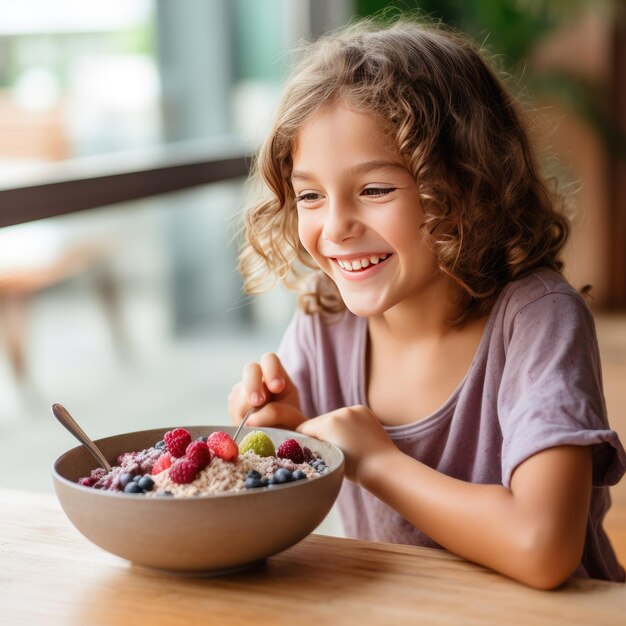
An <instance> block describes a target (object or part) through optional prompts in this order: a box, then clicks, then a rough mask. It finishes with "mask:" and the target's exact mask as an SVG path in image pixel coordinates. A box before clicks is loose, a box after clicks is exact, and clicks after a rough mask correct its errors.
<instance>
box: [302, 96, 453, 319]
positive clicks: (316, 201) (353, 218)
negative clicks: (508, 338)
mask: <svg viewBox="0 0 626 626" xmlns="http://www.w3.org/2000/svg"><path fill="white" fill-rule="evenodd" d="M292 185H293V189H294V192H295V195H296V202H297V207H298V235H299V237H300V241H301V242H302V245H303V246H304V248H305V249H306V250H307V251H308V253H309V254H310V255H311V256H312V257H313V259H314V260H315V262H316V263H317V264H318V265H319V266H320V268H321V269H322V270H323V271H324V272H325V273H326V274H328V276H330V278H331V279H332V280H333V281H334V282H335V284H336V285H337V287H338V289H339V292H340V293H341V297H342V298H343V301H344V302H345V304H346V306H347V307H348V309H350V310H351V311H352V312H353V313H354V314H356V315H359V316H362V317H371V316H375V315H381V314H383V313H385V312H387V311H389V310H390V309H392V308H393V307H396V306H398V305H400V304H409V303H414V304H415V305H418V306H419V305H420V304H423V303H424V302H429V303H430V304H432V298H433V296H434V295H435V293H436V294H442V293H445V289H443V290H441V289H439V287H440V286H442V285H444V284H446V283H447V279H446V277H445V275H444V274H443V273H442V272H441V271H440V270H439V269H438V267H437V263H436V259H435V255H434V253H433V251H432V250H431V249H429V248H428V246H427V245H426V243H425V241H424V239H423V236H422V231H421V229H420V225H421V224H422V221H423V217H424V216H423V211H422V205H421V202H420V198H419V193H418V189H417V184H416V182H415V180H414V178H413V176H412V175H411V173H410V172H409V171H408V170H407V169H406V166H405V164H404V161H403V159H402V157H401V155H400V154H399V153H398V151H397V149H396V147H395V145H394V142H393V140H392V138H391V137H390V136H389V135H388V134H387V133H386V132H385V128H384V126H383V125H382V124H381V123H380V122H379V119H378V118H377V117H376V116H375V115H373V114H366V113H358V112H356V111H354V110H352V109H350V108H348V107H347V106H345V105H344V104H337V105H334V106H332V107H326V108H323V109H321V110H320V111H318V112H316V113H314V114H312V115H311V116H310V117H309V118H308V119H307V120H306V121H305V122H304V124H303V125H302V127H301V128H300V130H299V132H298V134H297V136H296V142H295V150H294V154H293V173H292Z"/></svg>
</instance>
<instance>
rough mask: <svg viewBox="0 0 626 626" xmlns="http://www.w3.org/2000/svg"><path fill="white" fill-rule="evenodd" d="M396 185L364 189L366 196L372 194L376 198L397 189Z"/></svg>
mask: <svg viewBox="0 0 626 626" xmlns="http://www.w3.org/2000/svg"><path fill="white" fill-rule="evenodd" d="M395 190H396V188H395V187H366V188H365V189H364V190H363V195H364V196H372V197H374V198H381V197H383V196H386V195H388V194H390V193H391V192H392V191H395Z"/></svg>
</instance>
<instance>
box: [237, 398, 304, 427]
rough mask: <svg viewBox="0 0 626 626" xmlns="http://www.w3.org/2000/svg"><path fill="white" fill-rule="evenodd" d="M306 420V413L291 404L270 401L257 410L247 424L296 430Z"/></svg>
mask: <svg viewBox="0 0 626 626" xmlns="http://www.w3.org/2000/svg"><path fill="white" fill-rule="evenodd" d="M304 420H305V417H304V415H302V413H300V411H298V409H296V408H294V407H293V406H291V405H290V404H281V403H280V402H270V403H269V404H267V405H265V406H264V407H262V408H260V409H258V410H257V411H255V412H254V413H253V414H252V415H251V416H250V417H249V418H248V421H247V422H246V426H250V427H254V426H268V427H273V428H286V429H287V430H295V429H296V428H297V427H298V426H300V424H302V422H303V421H304Z"/></svg>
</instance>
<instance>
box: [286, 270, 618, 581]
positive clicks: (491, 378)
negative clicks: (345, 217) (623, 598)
mask: <svg viewBox="0 0 626 626" xmlns="http://www.w3.org/2000/svg"><path fill="white" fill-rule="evenodd" d="M366 347H367V319H366V318H359V317H356V316H354V315H353V314H351V313H350V312H349V311H346V312H345V313H344V314H343V315H342V316H341V318H340V319H339V320H338V321H334V322H325V321H324V320H322V319H321V318H320V316H319V315H306V314H304V313H302V312H297V313H296V315H295V316H294V319H293V320H292V322H291V324H290V325H289V327H288V329H287V331H286V332H285V335H284V337H283V340H282V342H281V345H280V348H279V350H278V353H279V355H280V357H281V359H282V361H283V363H284V365H285V367H286V369H287V371H288V373H289V375H290V376H291V377H292V379H293V380H294V382H295V384H296V385H297V387H298V390H299V393H300V402H301V405H302V411H303V413H304V414H305V415H307V416H308V417H314V416H316V415H320V414H322V413H327V412H328V411H332V410H334V409H337V408H339V407H344V406H351V405H354V404H362V405H367V404H368V403H367V389H366ZM390 393H393V390H390ZM385 430H386V431H387V433H388V434H389V436H390V437H391V439H392V440H393V442H394V443H395V444H396V446H397V447H398V448H399V449H400V450H402V452H404V453H405V454H408V455H410V456H411V457H413V458H415V459H418V460H419V461H421V462H422V463H425V464H426V465H428V466H429V467H432V468H435V469H437V470H438V471H440V472H443V473H444V474H447V475H448V476H452V477H454V478H458V479H460V480H465V481H468V482H472V483H481V484H502V485H504V486H505V487H509V486H510V481H511V475H512V473H513V471H514V470H515V468H516V467H517V466H518V465H519V464H520V463H522V462H523V461H525V460H526V459H528V458H529V457H531V456H532V455H534V454H536V453H538V452H540V451H541V450H545V449H547V448H551V447H554V446H561V445H583V446H593V490H592V496H591V508H590V513H589V520H588V523H587V534H586V540H585V549H584V554H583V558H582V562H581V565H580V567H579V568H578V571H577V574H578V575H582V576H591V577H593V578H603V579H608V580H615V581H623V580H624V570H623V569H622V567H621V566H620V564H619V563H618V562H617V560H616V557H615V554H614V552H613V549H612V548H611V545H610V542H609V540H608V538H607V536H606V534H605V532H604V529H603V528H602V520H603V518H604V515H605V513H606V511H607V509H608V508H609V506H610V496H609V489H608V486H609V485H613V484H615V483H617V482H618V481H619V480H620V478H621V477H622V475H623V473H624V470H625V468H626V453H625V451H624V448H623V447H622V444H621V443H620V441H619V438H618V436H617V433H615V431H613V430H610V429H609V426H608V421H607V417H606V408H605V403H604V397H603V392H602V375H601V371H600V358H599V354H598V345H597V339H596V333H595V326H594V322H593V317H592V315H591V312H590V311H589V309H588V307H587V305H586V304H585V302H584V300H583V299H582V298H581V296H580V295H579V294H578V292H576V291H575V290H574V289H573V287H571V286H570V285H569V283H567V282H566V281H565V280H564V279H563V278H562V277H561V276H560V275H558V274H557V273H555V272H553V271H551V270H547V269H542V270H539V271H537V272H535V273H533V274H531V275H530V276H527V277H525V278H523V279H521V280H518V281H515V282H512V283H510V284H509V285H508V286H507V287H505V289H504V290H503V291H502V293H501V294H500V296H499V298H498V300H497V302H496V303H495V305H494V307H493V309H492V311H491V314H490V316H489V319H488V322H487V325H486V327H485V330H484V332H483V336H482V338H481V341H480V344H479V346H478V349H477V351H476V354H475V355H474V360H473V361H472V364H471V366H470V368H469V370H468V372H467V374H466V375H465V377H464V379H463V380H462V381H461V382H460V383H459V385H458V386H457V388H456V389H455V390H454V391H453V392H452V395H451V396H450V397H449V398H448V400H447V401H446V402H445V403H444V404H443V406H441V407H440V408H439V409H438V410H437V411H435V412H434V413H432V414H431V415H429V416H427V417H425V418H423V419H420V420H419V421H416V422H414V423H411V424H406V425H402V426H388V427H385ZM338 503H339V509H340V512H341V516H342V519H343V523H344V528H345V531H346V534H347V535H348V536H349V537H356V538H360V539H370V540H374V541H385V542H392V543H404V544H412V545H419V546H428V547H433V548H437V547H439V546H438V545H437V544H435V543H434V542H433V541H432V540H431V539H430V538H429V537H427V536H426V535H424V534H423V533H422V532H420V530H419V529H417V528H415V527H414V526H413V525H412V524H410V523H409V522H408V521H407V520H406V519H404V518H403V517H402V516H401V515H399V514H398V513H396V511H394V510H393V509H392V508H390V507H389V506H387V505H386V504H384V503H383V502H381V501H380V500H379V499H378V498H376V497H375V496H373V495H372V494H370V493H369V492H368V491H366V490H365V489H363V488H361V487H359V486H358V485H355V484H354V483H352V482H348V481H345V482H344V485H343V487H342V490H341V493H340V496H339V500H338Z"/></svg>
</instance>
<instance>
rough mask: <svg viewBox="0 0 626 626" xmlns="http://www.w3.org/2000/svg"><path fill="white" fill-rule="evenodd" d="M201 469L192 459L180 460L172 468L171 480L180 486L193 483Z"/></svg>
mask: <svg viewBox="0 0 626 626" xmlns="http://www.w3.org/2000/svg"><path fill="white" fill-rule="evenodd" d="M199 471H200V467H199V466H198V464H197V463H195V462H194V461H192V460H191V459H178V460H177V461H176V462H175V463H174V465H172V467H170V478H171V479H172V480H173V481H174V482H175V483H177V484H179V485H186V484H188V483H192V482H193V481H194V480H195V478H196V476H197V475H198V472H199Z"/></svg>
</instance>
